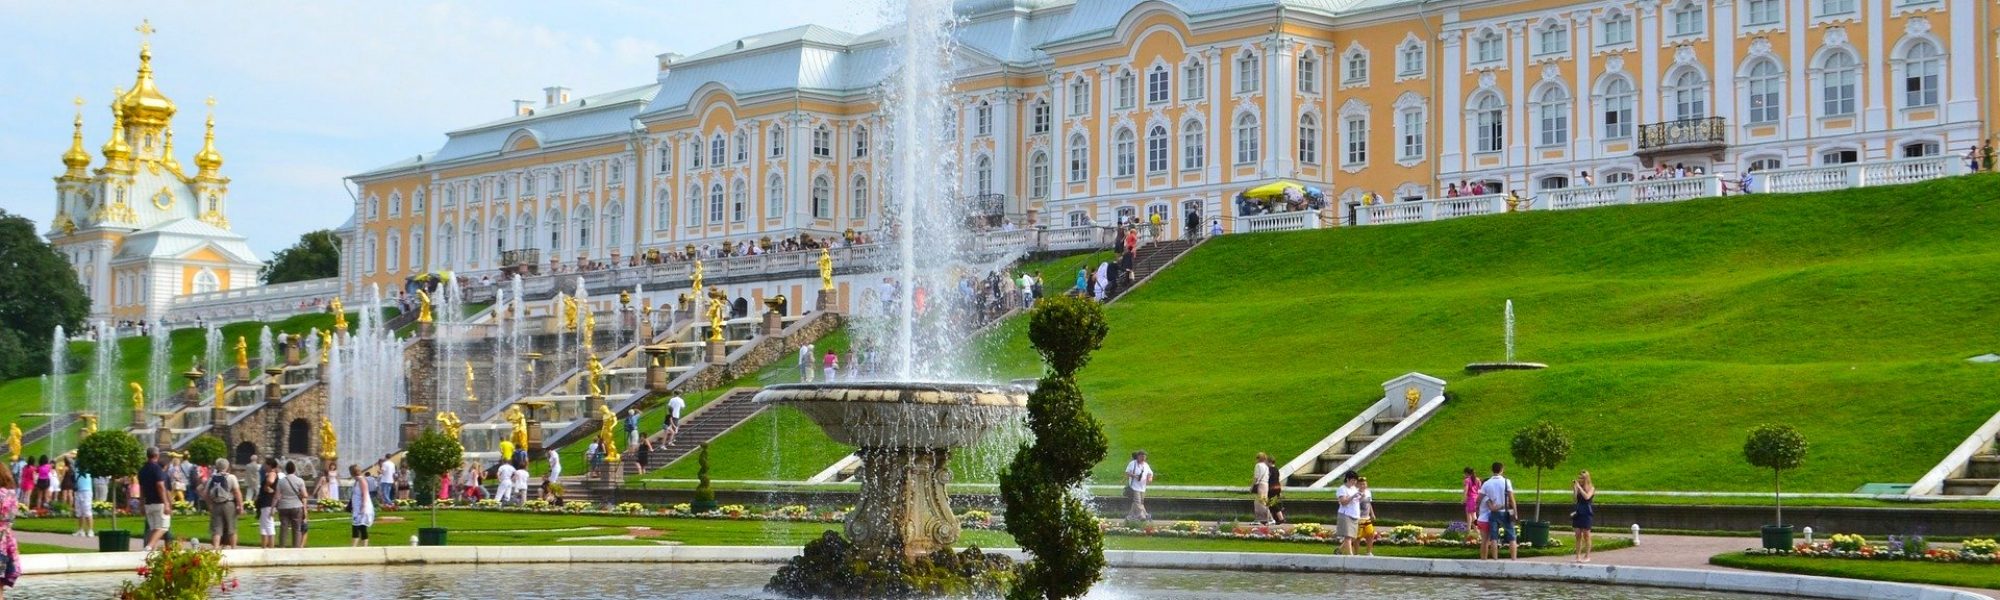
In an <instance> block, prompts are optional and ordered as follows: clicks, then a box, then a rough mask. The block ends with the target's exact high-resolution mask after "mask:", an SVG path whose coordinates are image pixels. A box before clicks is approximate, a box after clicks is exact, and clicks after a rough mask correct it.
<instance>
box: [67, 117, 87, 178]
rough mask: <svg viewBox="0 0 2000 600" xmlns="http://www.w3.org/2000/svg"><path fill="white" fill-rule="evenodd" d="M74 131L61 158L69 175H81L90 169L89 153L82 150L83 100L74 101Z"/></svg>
mask: <svg viewBox="0 0 2000 600" xmlns="http://www.w3.org/2000/svg"><path fill="white" fill-rule="evenodd" d="M76 103H77V106H78V107H79V108H78V109H77V113H76V131H75V132H73V133H71V134H70V136H69V151H68V152H64V153H63V156H62V161H63V166H66V167H69V174H71V175H82V174H83V170H84V169H87V168H89V167H90V152H89V151H86V150H84V149H83V109H82V108H81V107H82V105H83V99H82V98H77V99H76Z"/></svg>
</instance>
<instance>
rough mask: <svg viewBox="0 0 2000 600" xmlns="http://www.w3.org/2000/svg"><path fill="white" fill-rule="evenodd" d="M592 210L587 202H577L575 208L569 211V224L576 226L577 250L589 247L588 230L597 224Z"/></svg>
mask: <svg viewBox="0 0 2000 600" xmlns="http://www.w3.org/2000/svg"><path fill="white" fill-rule="evenodd" d="M593 212H594V211H592V210H590V205H589V204H578V205H577V206H576V209H575V210H572V211H570V221H572V223H571V225H574V226H575V227H576V249H578V250H587V249H589V248H590V230H591V229H592V228H594V227H595V226H596V225H597V217H596V215H595V214H593Z"/></svg>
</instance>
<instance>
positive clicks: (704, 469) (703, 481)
mask: <svg viewBox="0 0 2000 600" xmlns="http://www.w3.org/2000/svg"><path fill="white" fill-rule="evenodd" d="M695 465H696V466H699V467H701V468H700V470H697V471H696V472H695V479H697V480H699V482H698V483H696V484H695V486H694V503H693V505H692V506H691V507H690V508H692V510H693V511H694V512H695V514H701V513H705V512H710V511H713V510H715V509H716V508H717V505H716V503H715V488H714V487H713V486H710V485H709V483H708V444H706V443H704V444H702V445H701V453H700V454H697V455H695Z"/></svg>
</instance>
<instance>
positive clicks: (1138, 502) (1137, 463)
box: [1125, 450, 1153, 521]
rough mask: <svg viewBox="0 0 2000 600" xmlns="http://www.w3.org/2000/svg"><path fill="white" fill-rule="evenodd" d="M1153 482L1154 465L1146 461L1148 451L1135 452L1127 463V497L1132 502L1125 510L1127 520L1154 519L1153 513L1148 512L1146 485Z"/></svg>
mask: <svg viewBox="0 0 2000 600" xmlns="http://www.w3.org/2000/svg"><path fill="white" fill-rule="evenodd" d="M1151 483H1153V466H1152V465H1150V464H1147V463H1146V451H1145V450H1140V451H1137V452H1133V453H1132V461H1131V462H1128V463H1125V499H1126V500H1127V501H1129V502H1130V506H1129V508H1127V509H1126V510H1125V520H1127V521H1151V520H1153V515H1152V514H1151V513H1148V512H1146V486H1147V485H1148V484H1151Z"/></svg>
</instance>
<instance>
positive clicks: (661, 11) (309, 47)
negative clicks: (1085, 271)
mask: <svg viewBox="0 0 2000 600" xmlns="http://www.w3.org/2000/svg"><path fill="white" fill-rule="evenodd" d="M876 2H877V0H730V1H722V2H711V1H696V0H656V1H650V2H649V1H640V0H570V1H566V2H516V1H470V0H440V1H417V0H405V1H397V2H389V1H377V0H365V1H359V0H343V1H341V2H312V3H305V2H267V1H245V0H203V1H179V0H169V1H157V0H156V1H144V2H142V1H124V0H92V1H89V2H47V1H45V0H0V106H6V107H7V109H6V110H0V209H5V210H6V211H7V212H10V213H15V214H21V215H25V216H27V217H28V218H30V219H33V220H34V221H35V222H36V227H37V231H42V232H46V231H47V229H48V221H49V219H50V218H53V217H54V215H55V191H54V190H55V184H54V182H53V180H52V178H53V177H55V176H56V175H59V174H61V172H62V170H63V166H62V161H61V156H62V153H63V151H64V150H66V149H68V147H69V140H70V129H71V121H72V119H73V118H74V116H75V110H76V107H75V105H74V104H73V103H72V99H73V98H75V97H77V96H82V97H83V99H84V101H85V104H84V143H85V148H87V149H89V150H90V151H91V153H92V155H93V156H92V158H93V159H94V162H93V163H92V167H93V168H95V167H97V166H101V164H102V162H103V157H102V155H101V154H99V153H98V152H97V149H98V147H99V146H101V145H103V143H104V140H105V139H106V138H107V137H108V136H109V135H110V130H111V125H110V120H111V109H110V101H111V93H112V89H113V88H120V87H126V88H129V87H131V85H132V81H133V78H134V74H135V72H136V70H137V68H138V64H139V58H138V54H139V34H138V32H136V31H135V30H134V28H135V27H137V26H138V25H139V22H140V21H141V20H142V19H148V20H150V21H151V23H152V25H153V27H154V29H156V30H157V31H156V32H155V33H154V34H153V36H152V45H153V70H154V76H155V80H156V81H157V82H158V84H159V87H160V90H161V91H162V92H163V93H165V94H166V95H167V96H168V97H169V98H172V99H173V100H174V102H175V104H177V105H178V107H179V113H178V114H176V115H175V119H174V132H175V133H176V134H178V135H176V136H175V137H177V138H178V139H177V140H176V141H177V142H179V143H178V144H176V145H175V146H176V148H175V151H176V152H177V153H178V154H179V155H180V160H181V163H182V164H185V165H192V164H194V160H193V156H194V152H195V151H196V150H199V149H200V148H201V137H200V135H201V134H200V132H201V126H202V118H203V115H204V112H205V110H206V106H204V105H203V101H204V99H206V98H208V97H210V96H214V97H215V98H216V106H215V115H216V146H217V149H218V150H219V151H221V152H222V155H223V157H224V164H223V168H222V174H223V175H224V176H227V177H229V178H230V179H231V180H232V181H231V183H230V192H229V205H230V206H229V215H228V216H229V220H230V223H231V225H232V226H233V229H234V230H235V231H236V232H238V233H241V234H243V235H244V236H246V237H248V238H249V239H250V245H251V247H252V248H253V249H255V250H256V251H257V254H258V256H259V257H261V258H265V259H267V260H268V259H269V257H270V255H271V253H273V252H276V251H277V250H280V249H282V248H284V247H286V246H290V245H291V244H292V243H293V242H294V241H296V240H297V239H298V237H299V235H300V234H303V233H305V232H308V231H312V230H315V229H331V228H334V227H338V226H340V225H341V223H343V222H345V221H346V220H347V218H348V216H349V214H350V213H351V212H352V206H353V200H352V196H350V195H349V188H348V187H347V186H346V184H345V183H344V182H343V181H342V177H345V176H347V175H351V174H354V173H360V172H362V171H366V170H368V169H371V168H374V167H377V166H381V165H384V164H388V163H391V162H395V161H397V160H402V159H404V158H408V157H411V156H414V155H416V154H419V153H423V152H429V151H432V150H435V149H437V148H438V147H439V146H441V145H443V143H444V132H446V131H450V130H453V129H458V128H462V127H467V126H471V125H477V124H480V123H484V122H487V121H492V120H496V119H501V118H505V117H507V116H509V115H511V114H512V111H513V103H512V101H513V100H517V99H519V100H533V101H535V103H536V105H537V106H539V105H540V104H541V101H542V98H543V93H542V88H544V87H548V86H552V85H562V86H567V87H569V88H571V89H572V90H573V92H572V95H573V96H584V95H590V94H596V93H603V92H608V91H613V90H617V89H623V88H627V87H632V86H637V85H644V84H646V83H649V82H651V81H652V80H653V78H654V77H655V74H656V61H655V57H656V56H657V55H659V54H662V53H666V52H678V53H681V54H694V53H696V52H700V51H702V50H706V49H708V48H710V47H713V46H717V45H720V44H723V43H725V42H729V41H733V40H735V39H737V38H740V37H744V36H748V35H753V34H757V33H762V32H766V31H772V30H777V29H783V28H787V27H793V26H797V25H804V24H808V23H811V24H818V25H822V26H827V27H832V28H835V29H840V30H843V31H849V32H856V33H859V32H865V31H868V30H871V29H873V28H875V27H876V26H877V24H878V23H879V22H880V19H879V18H878V10H879V9H878V7H877V6H876Z"/></svg>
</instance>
